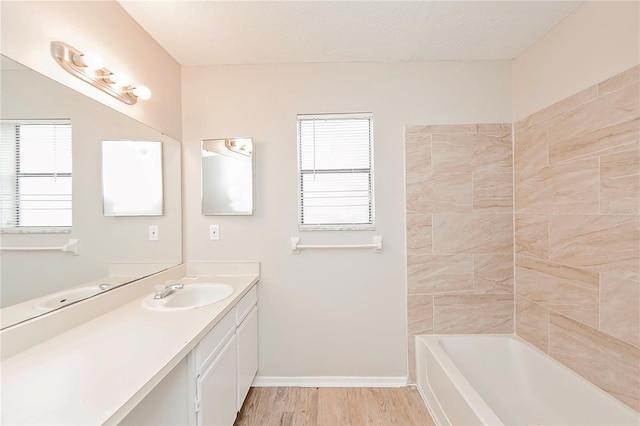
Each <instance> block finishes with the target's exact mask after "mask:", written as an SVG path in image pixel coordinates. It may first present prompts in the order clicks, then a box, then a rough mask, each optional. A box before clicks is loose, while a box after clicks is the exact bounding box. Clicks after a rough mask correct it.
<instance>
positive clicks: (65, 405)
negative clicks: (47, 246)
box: [0, 262, 259, 425]
mask: <svg viewBox="0 0 640 426" xmlns="http://www.w3.org/2000/svg"><path fill="white" fill-rule="evenodd" d="M258 279H259V271H258V264H257V263H255V264H247V263H242V264H210V263H206V262H202V263H198V262H196V263H194V264H188V265H180V266H178V267H176V268H172V269H171V270H170V271H166V272H162V273H159V274H156V275H154V276H152V277H149V278H146V279H144V280H140V282H135V283H132V284H129V285H127V286H125V287H123V288H122V289H115V290H113V291H111V292H109V293H112V295H111V296H112V297H115V296H116V292H118V291H120V292H122V293H128V294H127V295H124V294H123V295H122V297H124V298H125V299H126V301H127V302H126V303H123V304H120V305H119V306H115V307H114V308H113V309H109V310H108V311H106V312H105V313H103V314H102V315H99V316H96V317H93V318H86V315H88V314H87V313H86V312H89V311H92V310H93V311H95V312H98V311H99V310H100V308H99V306H98V305H99V304H101V303H115V302H113V301H111V302H108V301H107V300H100V299H101V298H104V299H108V298H107V297H106V296H107V295H106V294H105V295H103V296H100V297H97V298H93V299H88V300H85V301H82V302H80V303H78V304H76V305H72V306H69V307H67V308H65V309H63V310H61V311H57V312H56V313H52V315H51V316H45V317H40V318H37V319H34V320H33V321H38V322H39V327H40V328H46V327H47V320H48V319H49V321H50V322H51V324H52V325H53V324H56V323H58V324H59V323H61V322H65V321H66V322H67V323H68V328H67V329H66V330H65V331H63V332H61V333H56V334H55V335H53V336H50V338H48V339H47V340H44V341H41V342H39V343H37V344H34V345H31V346H29V347H25V348H21V350H19V351H17V352H15V353H13V354H11V355H10V356H8V357H5V358H3V361H2V378H1V381H0V383H1V386H2V413H1V419H0V420H1V423H2V424H50V425H52V424H137V425H142V424H153V425H160V424H198V425H204V424H229V425H231V424H233V422H234V420H235V417H236V414H237V412H238V410H239V409H240V407H241V406H242V402H243V401H244V398H245V397H246V394H247V392H248V390H249V387H250V385H251V383H252V381H253V378H254V377H255V374H256V372H257V368H258V346H257V343H258V342H257V339H258V316H257V313H258V305H257V302H258V293H257V285H256V284H257V282H258ZM169 280H171V281H174V280H178V281H179V282H180V283H183V284H184V285H185V289H186V288H195V287H196V286H198V284H201V283H211V282H215V283H222V284H225V285H228V286H230V287H231V288H232V289H233V292H232V293H231V295H229V296H228V297H226V298H225V299H223V300H220V301H217V302H213V303H209V304H206V305H203V306H200V307H197V308H179V309H150V308H149V307H148V306H145V301H147V300H148V299H149V297H153V293H154V286H156V285H158V284H164V283H165V282H167V281H169ZM189 286H191V287H189ZM175 294H179V292H177V293H175ZM125 296H126V297H125ZM170 297H171V296H168V298H170ZM91 304H93V305H94V307H95V309H88V308H87V305H91ZM83 305H84V307H83ZM89 308H91V306H89ZM74 309H75V310H76V312H75V313H74V312H73V311H74ZM83 309H84V313H83V312H80V310H83ZM103 309H104V308H103ZM60 315H62V316H66V318H64V319H60ZM56 316H57V317H56ZM21 326H22V327H23V328H24V333H29V331H30V330H33V328H32V327H33V325H32V324H31V325H30V324H22V325H18V326H16V327H21ZM30 326H31V328H30ZM53 328H55V327H53ZM9 330H11V328H10V329H9ZM4 333H5V332H4V331H3V336H2V337H5V334H4ZM19 333H20V331H19V330H12V334H6V337H8V338H9V342H8V345H9V346H11V345H13V346H15V345H17V343H15V341H16V340H19V339H20V334H19ZM24 338H25V339H27V340H28V339H29V336H27V334H24ZM4 343H5V342H4V341H3V346H4ZM3 349H4V348H3ZM3 356H4V355H3Z"/></svg>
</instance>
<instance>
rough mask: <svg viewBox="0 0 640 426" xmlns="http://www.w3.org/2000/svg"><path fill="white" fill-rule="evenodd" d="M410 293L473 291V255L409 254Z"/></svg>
mask: <svg viewBox="0 0 640 426" xmlns="http://www.w3.org/2000/svg"><path fill="white" fill-rule="evenodd" d="M407 274H408V283H409V294H410V295H412V294H434V293H446V292H459V291H473V256H472V255H470V254H459V255H451V256H447V255H445V256H441V255H433V256H407Z"/></svg>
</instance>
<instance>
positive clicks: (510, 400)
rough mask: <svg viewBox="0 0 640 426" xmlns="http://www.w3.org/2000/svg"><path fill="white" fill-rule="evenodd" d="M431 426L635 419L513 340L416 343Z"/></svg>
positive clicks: (639, 418) (458, 338) (423, 339)
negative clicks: (432, 425) (430, 415)
mask: <svg viewBox="0 0 640 426" xmlns="http://www.w3.org/2000/svg"><path fill="white" fill-rule="evenodd" d="M416 379H417V385H418V389H419V391H420V393H421V395H422V398H423V399H424V400H425V402H426V403H427V405H428V407H429V410H430V411H431V414H432V415H433V417H434V420H435V422H436V423H437V424H443V425H449V424H450V425H479V424H484V425H609V426H610V425H639V424H640V415H639V414H638V413H636V412H635V411H634V410H632V409H631V408H629V407H628V406H626V405H625V404H623V403H622V402H620V401H618V400H617V399H615V398H613V397H612V396H610V395H609V394H607V393H606V392H604V391H602V390H601V389H600V388H598V387H596V386H595V385H593V384H591V383H590V382H588V381H587V380H585V379H583V378H582V377H580V376H579V375H577V374H576V373H574V372H573V371H571V370H569V369H568V368H566V367H564V366H563V365H562V364H560V363H559V362H557V361H556V360H554V359H552V358H550V357H548V356H547V355H546V354H544V353H543V352H541V351H539V350H538V349H537V348H534V347H533V346H531V345H530V344H529V343H527V342H525V341H524V340H522V339H520V338H519V337H517V336H514V335H433V336H429V335H427V336H416Z"/></svg>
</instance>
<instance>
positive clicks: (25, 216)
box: [0, 120, 71, 231]
mask: <svg viewBox="0 0 640 426" xmlns="http://www.w3.org/2000/svg"><path fill="white" fill-rule="evenodd" d="M0 130H1V137H0V166H1V167H2V172H1V175H0V226H1V228H2V230H3V231H10V230H14V231H15V230H20V229H23V230H24V229H26V228H40V227H47V228H51V227H56V228H68V227H71V122H70V121H69V120H55V121H42V120H16V121H8V120H2V121H1V122H0Z"/></svg>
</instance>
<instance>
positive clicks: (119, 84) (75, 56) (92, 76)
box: [51, 41, 151, 105]
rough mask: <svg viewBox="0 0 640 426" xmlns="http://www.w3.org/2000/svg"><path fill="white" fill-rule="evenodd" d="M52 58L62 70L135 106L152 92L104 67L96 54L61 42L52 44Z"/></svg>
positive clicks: (120, 73) (123, 74) (121, 73)
mask: <svg viewBox="0 0 640 426" xmlns="http://www.w3.org/2000/svg"><path fill="white" fill-rule="evenodd" d="M51 56H53V57H54V59H55V60H56V61H57V62H58V63H59V64H60V66H61V67H62V68H64V69H65V70H67V72H69V73H70V74H73V75H75V76H76V77H78V78H80V79H81V80H84V81H86V82H87V83H89V84H91V85H92V86H94V87H97V88H98V89H100V90H102V91H103V92H105V93H108V94H109V95H111V96H113V97H114V98H116V99H119V100H121V101H122V102H124V103H125V104H128V105H133V104H135V103H136V102H137V101H138V98H139V99H143V100H146V99H149V98H150V97H151V90H149V88H148V87H146V86H134V85H133V84H132V83H131V80H130V79H129V76H128V75H127V74H125V73H123V72H113V71H110V70H108V69H106V68H104V66H103V62H102V58H101V57H100V56H98V55H96V54H95V53H91V52H87V53H82V52H80V51H79V50H77V49H74V48H73V47H71V46H69V45H68V44H66V43H62V42H60V41H53V42H51Z"/></svg>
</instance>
